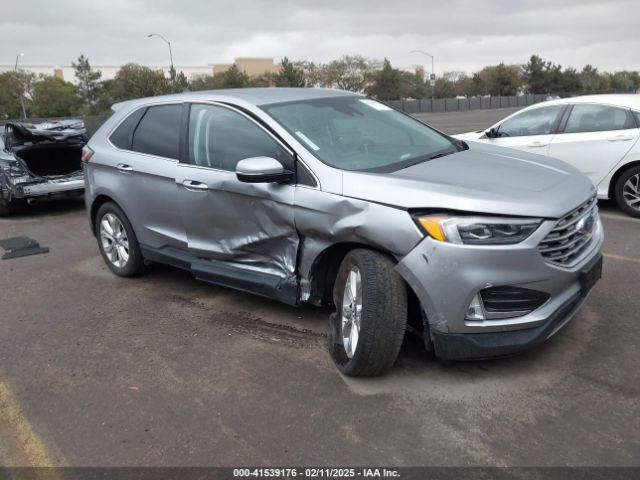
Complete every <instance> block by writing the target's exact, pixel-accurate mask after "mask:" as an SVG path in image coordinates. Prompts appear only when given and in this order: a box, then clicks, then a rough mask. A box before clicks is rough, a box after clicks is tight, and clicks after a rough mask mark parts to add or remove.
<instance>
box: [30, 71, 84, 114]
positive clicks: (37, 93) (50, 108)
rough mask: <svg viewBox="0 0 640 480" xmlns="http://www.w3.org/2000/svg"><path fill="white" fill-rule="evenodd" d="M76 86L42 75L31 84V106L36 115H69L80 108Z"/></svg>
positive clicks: (75, 112)
mask: <svg viewBox="0 0 640 480" xmlns="http://www.w3.org/2000/svg"><path fill="white" fill-rule="evenodd" d="M80 106H81V103H80V98H79V96H78V95H77V94H76V87H75V86H74V85H73V84H72V83H70V82H65V81H64V80H62V79H61V78H58V77H54V76H48V75H47V76H45V75H42V76H41V77H40V78H39V79H38V81H36V82H35V84H34V86H33V107H32V110H31V113H32V114H33V115H35V116H36V117H70V116H73V115H77V114H78V113H79V110H80Z"/></svg>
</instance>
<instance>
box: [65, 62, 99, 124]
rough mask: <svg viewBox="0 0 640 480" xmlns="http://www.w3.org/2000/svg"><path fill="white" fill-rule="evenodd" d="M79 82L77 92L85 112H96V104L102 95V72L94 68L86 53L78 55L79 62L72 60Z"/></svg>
mask: <svg viewBox="0 0 640 480" xmlns="http://www.w3.org/2000/svg"><path fill="white" fill-rule="evenodd" d="M71 66H72V67H73V71H74V74H75V76H76V80H77V81H78V84H77V86H76V92H77V95H78V97H79V98H80V103H81V106H82V110H83V113H96V104H97V103H98V98H99V97H100V90H101V85H100V78H101V77H102V72H101V71H100V70H94V69H93V68H92V67H91V64H90V63H89V59H88V58H87V57H85V56H84V55H80V56H79V57H78V61H77V62H71Z"/></svg>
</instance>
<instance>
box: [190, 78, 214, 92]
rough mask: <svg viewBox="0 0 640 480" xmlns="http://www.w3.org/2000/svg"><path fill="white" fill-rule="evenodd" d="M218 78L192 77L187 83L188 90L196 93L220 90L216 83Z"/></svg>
mask: <svg viewBox="0 0 640 480" xmlns="http://www.w3.org/2000/svg"><path fill="white" fill-rule="evenodd" d="M217 78H218V77H214V76H213V75H194V76H193V77H192V78H191V80H190V81H189V90H191V91H192V92H197V91H200V90H213V89H215V88H220V86H219V85H218V83H219V82H217V81H216V79H217Z"/></svg>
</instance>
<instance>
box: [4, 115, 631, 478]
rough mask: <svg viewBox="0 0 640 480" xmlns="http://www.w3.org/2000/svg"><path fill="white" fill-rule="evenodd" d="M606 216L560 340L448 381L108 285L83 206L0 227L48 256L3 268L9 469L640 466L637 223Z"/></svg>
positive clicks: (214, 292) (235, 314)
mask: <svg viewBox="0 0 640 480" xmlns="http://www.w3.org/2000/svg"><path fill="white" fill-rule="evenodd" d="M485 112H486V111H485ZM504 113H505V111H502V112H501V114H504ZM469 114H473V116H474V118H475V116H476V115H477V114H478V112H469ZM446 115H447V116H446V117H440V119H438V117H436V116H432V118H430V120H429V121H431V122H432V123H434V125H435V126H436V127H439V128H442V129H443V130H446V129H459V130H460V131H465V130H467V129H476V128H483V127H484V126H485V125H486V126H488V125H489V124H491V123H492V122H493V120H492V119H491V118H490V117H489V116H481V118H475V120H469V119H468V118H467V117H465V114H464V113H461V114H456V115H457V116H458V117H457V118H459V120H458V123H456V124H455V125H452V123H451V122H450V120H449V116H450V115H453V114H446ZM493 115H495V113H494V114H493ZM456 125H459V127H456ZM472 125H475V126H472ZM468 127H469V128H468ZM452 133H455V132H452ZM600 208H601V211H602V213H603V215H602V216H603V221H604V225H605V230H606V235H607V240H606V245H605V249H604V251H605V267H604V277H603V279H602V280H601V281H600V282H599V283H598V284H597V285H596V287H595V288H594V290H593V291H592V293H591V295H590V297H589V298H588V300H587V302H586V303H585V305H584V307H583V308H582V310H581V311H580V312H579V314H578V315H577V316H576V317H575V318H574V319H573V321H572V322H571V323H570V324H569V325H568V326H567V327H566V328H564V329H563V330H561V331H560V332H558V333H557V334H556V335H555V336H554V337H552V338H551V339H550V341H548V342H547V343H545V344H544V345H542V346H540V347H538V348H535V349H533V350H531V351H529V352H527V353H524V354H521V355H518V356H514V357H511V358H508V359H502V360H494V361H484V362H472V363H452V364H441V363H439V362H437V361H436V360H434V359H433V357H431V356H430V355H429V354H427V353H426V352H425V351H424V350H423V348H422V345H421V343H420V342H419V341H418V340H417V339H415V338H413V337H411V336H408V337H407V338H406V340H405V343H404V345H403V348H402V351H401V354H400V358H399V360H398V363H397V365H396V366H395V368H394V369H393V371H392V372H391V373H390V374H388V375H387V376H385V377H382V378H375V379H351V378H347V377H344V376H342V375H340V374H339V372H338V371H337V370H336V369H335V368H334V367H333V365H332V363H331V360H330V358H329V355H328V353H327V352H326V348H325V343H326V335H325V332H326V324H327V317H328V315H329V312H328V311H326V310H322V309H317V308H312V307H301V308H293V307H289V306H286V305H282V304H279V303H277V302H274V301H270V300H266V299H263V298H260V297H256V296H252V295H249V294H244V293H240V292H235V291H233V290H229V289H225V288H222V287H216V286H212V285H209V284H205V283H201V282H198V281H196V280H194V279H193V278H192V277H191V276H190V275H189V274H188V273H185V272H183V271H180V270H176V269H173V268H169V267H163V266H154V267H153V268H152V270H151V271H150V272H149V273H148V274H147V275H145V276H141V277H138V278H133V279H122V278H118V277H116V276H114V275H113V274H111V272H110V271H109V270H108V269H107V267H106V266H105V265H104V263H103V261H102V259H101V258H100V255H99V253H98V248H97V245H96V241H95V239H94V237H93V236H92V234H91V232H90V231H89V227H88V223H87V220H86V217H85V214H84V209H83V205H82V202H79V201H66V202H59V203H56V204H43V205H38V206H34V207H32V208H30V209H27V210H24V211H22V212H19V213H18V214H17V215H16V216H14V217H11V218H6V219H0V238H5V237H10V236H15V235H27V236H30V237H32V238H34V239H36V240H38V241H39V242H40V243H41V244H42V245H43V246H46V247H49V248H50V252H49V253H48V254H44V255H36V256H30V257H25V258H20V259H13V260H3V261H0V319H1V320H0V465H5V466H6V465H74V466H124V465H127V466H129V465H130V466H133V465H136V466H142V465H143V466H164V465H172V466H205V465H227V466H229V465H246V464H251V465H361V466H362V465H372V464H375V465H397V466H398V465H412V466H417V465H438V466H444V465H458V466H468V465H498V466H511V465H514V466H526V465H541V466H560V465H562V466H565V465H568V466H576V465H581V466H616V465H620V466H622V465H638V459H639V458H640V436H639V434H638V432H640V402H639V401H638V400H639V393H640V392H639V389H640V359H639V355H638V352H639V351H640V348H639V346H640V322H639V321H638V311H640V299H639V298H638V295H637V288H635V287H634V286H635V285H638V284H640V254H639V253H638V248H637V246H638V238H639V233H640V221H639V220H633V219H630V218H629V217H626V216H624V215H623V214H621V213H620V212H619V211H618V210H617V209H616V208H615V206H613V205H612V204H610V203H608V202H601V205H600Z"/></svg>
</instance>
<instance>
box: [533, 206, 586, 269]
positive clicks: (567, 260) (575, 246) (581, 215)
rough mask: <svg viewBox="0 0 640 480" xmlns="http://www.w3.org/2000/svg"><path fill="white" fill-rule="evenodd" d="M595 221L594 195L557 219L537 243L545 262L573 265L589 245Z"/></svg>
mask: <svg viewBox="0 0 640 480" xmlns="http://www.w3.org/2000/svg"><path fill="white" fill-rule="evenodd" d="M583 219H585V220H584V221H583ZM597 221H598V205H597V199H596V196H595V195H594V196H593V197H592V198H590V199H589V200H587V201H586V202H584V203H583V204H582V205H580V206H579V207H578V208H576V209H574V210H572V211H570V212H569V213H568V214H566V215H565V216H564V217H562V218H561V219H560V220H558V222H557V223H556V226H555V227H553V230H551V231H550V232H549V234H548V235H547V236H546V237H544V239H543V240H542V241H541V242H540V244H539V245H538V251H539V252H540V254H541V255H542V256H543V257H544V259H545V260H546V261H547V262H549V263H552V264H554V265H560V266H563V267H570V266H572V265H574V264H575V263H576V262H578V261H579V260H580V258H581V256H582V254H583V253H584V252H585V251H586V250H587V249H588V248H589V245H591V240H592V239H593V232H594V231H595V228H596V223H597Z"/></svg>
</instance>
